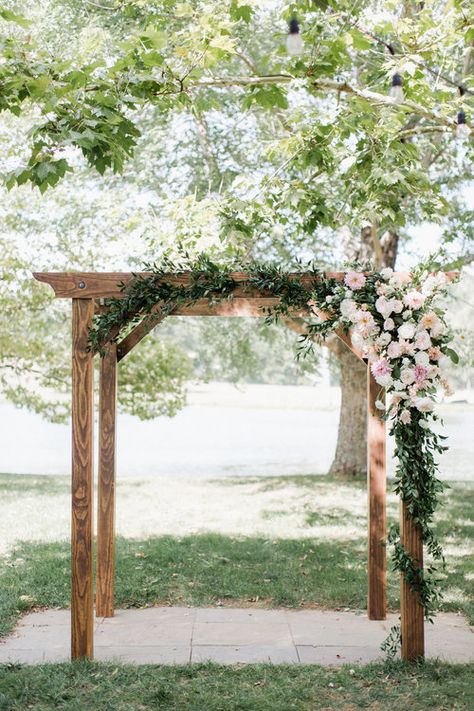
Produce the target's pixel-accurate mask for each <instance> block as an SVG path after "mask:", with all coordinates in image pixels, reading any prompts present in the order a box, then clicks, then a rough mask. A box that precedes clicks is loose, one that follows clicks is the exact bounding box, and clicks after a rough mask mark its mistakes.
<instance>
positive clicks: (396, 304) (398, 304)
mask: <svg viewBox="0 0 474 711" xmlns="http://www.w3.org/2000/svg"><path fill="white" fill-rule="evenodd" d="M390 304H391V306H392V311H393V312H394V313H396V314H401V312H402V311H403V302H402V301H400V299H391V300H390Z"/></svg>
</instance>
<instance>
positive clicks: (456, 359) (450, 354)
mask: <svg viewBox="0 0 474 711" xmlns="http://www.w3.org/2000/svg"><path fill="white" fill-rule="evenodd" d="M444 353H445V355H447V356H448V357H449V358H451V360H452V362H453V363H454V364H455V365H457V364H458V363H459V356H458V354H457V353H456V351H453V349H452V348H444Z"/></svg>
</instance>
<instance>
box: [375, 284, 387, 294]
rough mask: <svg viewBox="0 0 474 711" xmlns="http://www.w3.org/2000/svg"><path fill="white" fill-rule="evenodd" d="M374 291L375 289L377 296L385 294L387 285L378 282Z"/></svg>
mask: <svg viewBox="0 0 474 711" xmlns="http://www.w3.org/2000/svg"><path fill="white" fill-rule="evenodd" d="M376 291H377V294H378V295H379V296H383V295H384V294H386V293H387V291H388V286H387V284H379V285H378V286H377V289H376Z"/></svg>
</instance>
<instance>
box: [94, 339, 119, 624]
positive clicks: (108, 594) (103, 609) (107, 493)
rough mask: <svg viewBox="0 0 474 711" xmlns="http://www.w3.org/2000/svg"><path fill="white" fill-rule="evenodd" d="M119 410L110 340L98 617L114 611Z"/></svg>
mask: <svg viewBox="0 0 474 711" xmlns="http://www.w3.org/2000/svg"><path fill="white" fill-rule="evenodd" d="M116 411H117V346H116V345H115V344H111V345H110V346H109V347H108V348H107V350H106V353H105V355H104V356H103V357H102V358H101V359H100V388H99V483H98V497H97V567H96V615H97V617H113V614H114V578H115V462H116Z"/></svg>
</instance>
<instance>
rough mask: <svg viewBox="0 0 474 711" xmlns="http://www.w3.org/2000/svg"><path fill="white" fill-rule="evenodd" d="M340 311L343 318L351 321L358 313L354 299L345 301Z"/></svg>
mask: <svg viewBox="0 0 474 711" xmlns="http://www.w3.org/2000/svg"><path fill="white" fill-rule="evenodd" d="M339 309H340V311H341V316H344V317H345V318H348V319H351V317H352V316H354V315H355V313H356V311H357V304H356V302H355V301H354V300H353V299H343V300H342V301H341V305H340V306H339Z"/></svg>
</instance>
